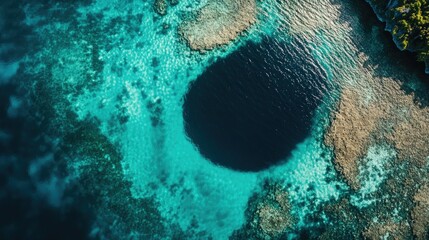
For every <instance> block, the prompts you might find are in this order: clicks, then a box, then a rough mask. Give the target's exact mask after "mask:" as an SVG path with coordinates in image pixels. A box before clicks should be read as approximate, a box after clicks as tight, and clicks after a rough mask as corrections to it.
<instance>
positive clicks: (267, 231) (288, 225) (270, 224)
mask: <svg viewBox="0 0 429 240" xmlns="http://www.w3.org/2000/svg"><path fill="white" fill-rule="evenodd" d="M247 207H248V208H247V210H246V223H245V224H244V225H243V227H242V228H241V229H239V230H236V231H235V232H234V233H233V234H232V236H231V238H230V239H237V240H238V239H283V238H284V237H285V236H287V235H286V234H287V233H288V232H289V231H291V230H292V229H293V228H294V225H295V224H296V219H295V217H294V216H293V215H292V213H291V205H290V203H289V196H288V193H287V191H286V190H285V189H284V188H283V187H282V186H281V185H279V184H276V183H273V182H269V181H267V182H265V184H264V186H263V189H262V191H261V192H259V193H258V194H255V195H254V196H253V197H251V198H250V199H249V202H248V206H247Z"/></svg>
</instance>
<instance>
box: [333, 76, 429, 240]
mask: <svg viewBox="0 0 429 240" xmlns="http://www.w3.org/2000/svg"><path fill="white" fill-rule="evenodd" d="M419 102H420V101H418V100H417V99H416V96H414V94H412V93H407V92H406V91H405V90H404V88H403V86H402V84H401V83H400V82H398V81H397V80H394V79H391V78H377V77H371V76H368V77H366V78H365V82H360V83H357V84H356V85H351V86H350V87H347V86H345V87H344V89H343V90H342V94H341V98H340V100H339V103H338V107H337V111H335V112H334V113H333V115H332V122H331V125H330V127H329V129H328V130H327V132H326V135H325V143H326V144H327V145H328V146H331V147H333V150H334V155H335V157H334V160H333V161H334V163H335V166H336V169H337V170H338V171H339V172H340V173H341V174H342V175H343V177H344V178H345V180H346V181H347V183H348V184H349V185H350V186H351V188H352V191H353V192H363V191H364V190H363V188H364V187H363V185H364V183H363V182H362V181H363V179H364V178H362V177H361V176H362V175H365V174H370V173H364V172H362V169H364V167H363V166H364V165H365V164H368V163H367V161H373V160H371V159H370V160H368V158H365V155H366V153H367V152H368V151H369V148H370V146H374V145H380V144H381V145H384V144H387V145H389V146H390V147H392V148H393V149H394V150H395V152H396V154H395V155H394V157H392V158H389V159H388V160H386V161H385V162H383V163H381V165H382V169H383V173H378V174H382V175H384V177H382V176H381V175H380V177H381V178H382V180H381V183H378V184H379V186H378V187H375V188H374V190H372V192H368V193H365V194H366V195H368V196H373V197H375V200H374V202H373V204H372V205H370V207H368V206H367V205H366V204H363V202H353V199H350V198H348V197H345V198H344V199H343V200H342V201H340V202H338V203H336V204H334V206H335V207H328V208H326V209H325V211H326V210H328V212H331V214H328V216H329V215H332V213H335V212H337V211H338V210H340V209H341V212H343V213H346V215H345V216H347V217H346V218H345V219H344V220H343V222H342V223H340V224H345V223H346V222H355V223H357V224H356V225H355V226H353V227H352V228H350V229H355V233H354V234H355V236H356V237H357V236H359V235H360V234H362V235H363V236H365V237H368V238H372V237H375V236H382V235H386V234H388V235H390V236H395V237H396V238H397V239H409V238H411V237H412V236H414V237H416V239H426V238H427V232H428V225H427V223H426V219H427V214H428V213H427V211H426V210H425V209H427V201H428V199H427V197H428V196H429V195H427V194H425V193H424V192H426V191H427V187H426V186H427V181H428V179H427V177H428V164H427V160H428V156H429V148H428V146H427V139H428V138H429V134H428V132H429V124H428V121H429V108H428V107H427V106H423V105H422V104H421V103H419ZM378 155H379V156H381V155H380V153H378ZM372 184H374V183H372ZM376 186H377V185H376ZM352 195H353V194H352ZM352 198H353V197H352ZM361 201H362V199H361ZM354 208H355V210H352V209H354ZM346 209H349V210H346ZM353 211H356V213H357V214H358V215H357V216H352V215H353V214H352V213H353ZM335 215H336V214H334V216H335ZM340 219H341V218H338V219H337V220H336V221H339V220H340ZM374 219H377V221H374ZM340 222H341V221H340ZM359 223H360V224H359ZM359 225H361V226H360V227H359ZM328 229H329V228H328ZM350 229H349V230H350ZM336 231H337V232H338V229H337V230H336ZM328 233H329V230H328ZM328 233H326V234H328ZM350 233H353V231H351V230H350ZM328 236H330V235H329V234H328Z"/></svg>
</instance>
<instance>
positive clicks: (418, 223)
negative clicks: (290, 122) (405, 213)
mask: <svg viewBox="0 0 429 240" xmlns="http://www.w3.org/2000/svg"><path fill="white" fill-rule="evenodd" d="M414 204H415V206H414V208H413V210H412V212H411V218H412V222H413V233H414V236H415V237H416V239H418V240H420V239H422V240H423V239H428V238H429V186H428V185H424V186H423V187H421V188H420V189H419V190H418V191H417V193H416V194H415V195H414Z"/></svg>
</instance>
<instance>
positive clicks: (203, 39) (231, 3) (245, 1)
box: [179, 0, 257, 51]
mask: <svg viewBox="0 0 429 240" xmlns="http://www.w3.org/2000/svg"><path fill="white" fill-rule="evenodd" d="M256 14H257V6H256V1H255V0H218V1H213V0H211V1H209V2H208V3H207V4H206V5H205V6H204V7H202V8H201V9H200V10H199V11H198V13H197V14H196V16H195V18H194V19H191V20H187V21H184V22H183V23H182V25H181V26H180V27H179V34H180V35H181V36H182V37H183V38H184V39H185V41H186V42H187V43H188V45H189V47H190V48H191V49H193V50H199V51H204V50H211V49H213V48H215V47H216V46H220V45H225V44H228V43H229V42H231V41H233V40H234V39H236V38H237V37H238V36H239V35H240V34H242V33H243V32H244V31H246V30H247V29H248V28H249V27H250V26H251V25H252V24H254V23H255V22H256Z"/></svg>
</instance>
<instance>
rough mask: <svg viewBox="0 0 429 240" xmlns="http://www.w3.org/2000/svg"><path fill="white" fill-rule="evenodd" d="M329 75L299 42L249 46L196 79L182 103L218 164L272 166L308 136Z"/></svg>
mask: <svg viewBox="0 0 429 240" xmlns="http://www.w3.org/2000/svg"><path fill="white" fill-rule="evenodd" d="M326 80H327V78H326V73H325V72H324V70H323V69H322V68H321V67H320V66H319V64H318V63H317V62H316V61H315V60H314V59H313V58H312V56H311V54H310V52H309V50H308V49H306V47H305V45H304V44H303V43H302V42H300V41H299V40H295V41H291V42H281V41H280V42H279V41H276V40H274V39H271V38H264V39H263V40H262V41H261V42H260V43H247V44H246V45H245V46H243V47H241V48H240V49H238V50H237V51H236V52H234V53H232V54H230V55H229V56H227V57H226V58H223V59H220V60H218V61H217V62H215V63H214V64H212V65H211V66H210V67H208V68H207V69H206V70H205V71H204V73H203V74H202V75H201V76H199V77H198V78H197V79H196V80H195V82H193V83H192V84H191V86H190V89H189V91H188V93H187V94H186V96H185V98H184V105H183V115H184V121H185V129H186V132H187V134H188V136H189V137H190V139H191V140H192V141H193V142H194V143H195V144H196V145H197V147H198V149H199V150H200V152H201V153H202V154H203V155H204V156H205V157H206V158H208V159H209V160H211V161H213V162H214V163H216V164H219V165H222V166H225V167H228V168H231V169H235V170H241V171H259V170H263V169H266V168H268V167H270V166H272V165H274V164H276V163H277V162H279V161H281V160H283V159H286V158H287V157H288V156H289V154H290V151H291V150H292V149H294V148H295V146H296V144H298V143H300V142H301V141H303V140H304V138H305V137H306V136H307V135H308V133H309V130H310V128H311V120H312V117H313V113H314V110H315V108H316V107H317V106H318V105H319V104H320V102H321V100H322V98H323V96H324V94H325V93H326V92H327V91H328V90H329V84H327V82H326Z"/></svg>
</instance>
